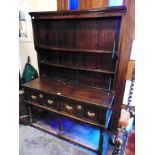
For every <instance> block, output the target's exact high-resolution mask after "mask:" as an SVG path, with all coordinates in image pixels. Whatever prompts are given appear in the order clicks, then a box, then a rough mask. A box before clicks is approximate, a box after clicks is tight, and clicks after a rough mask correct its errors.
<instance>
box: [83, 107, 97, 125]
mask: <svg viewBox="0 0 155 155" xmlns="http://www.w3.org/2000/svg"><path fill="white" fill-rule="evenodd" d="M99 115H100V110H97V109H95V108H90V107H87V106H85V108H84V112H83V117H84V118H86V119H88V120H90V121H94V122H100V117H99Z"/></svg>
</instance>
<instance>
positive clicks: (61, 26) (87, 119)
mask: <svg viewBox="0 0 155 155" xmlns="http://www.w3.org/2000/svg"><path fill="white" fill-rule="evenodd" d="M125 12H126V8H125V7H111V8H104V9H98V10H81V11H54V12H30V15H31V18H32V25H33V36H34V46H35V50H36V52H37V56H38V66H39V74H40V76H39V78H37V79H35V80H33V81H31V82H28V83H26V84H24V85H23V87H24V92H25V93H24V101H25V102H26V103H27V105H28V107H29V123H30V125H31V126H33V127H36V128H38V129H40V130H43V131H45V132H47V133H50V134H52V135H55V136H57V137H59V138H61V139H64V140H68V141H70V142H72V143H77V144H79V145H81V146H84V147H86V148H88V149H91V150H93V151H96V152H97V153H98V154H102V148H103V147H102V146H103V145H104V144H103V135H104V132H105V131H106V130H107V128H108V125H109V121H110V118H111V114H112V112H113V101H114V98H115V88H116V81H117V80H116V79H117V73H118V65H119V61H118V60H119V47H118V46H119V44H120V43H119V41H120V31H121V23H122V16H124V14H125ZM47 112H48V114H54V115H55V116H56V117H57V119H58V131H57V132H55V131H52V129H48V128H45V127H44V126H43V125H42V124H38V123H37V120H38V119H39V118H40V117H44V115H45V114H47ZM49 117H50V116H49ZM64 117H65V118H68V119H71V120H73V121H76V122H79V123H86V124H89V125H91V126H94V127H97V128H99V129H100V138H99V147H98V149H97V150H95V149H93V148H91V147H89V146H87V145H84V144H81V143H78V142H75V141H74V140H73V139H70V138H67V137H65V136H64V135H63V134H62V132H63V128H65V126H62V121H61V120H62V118H64ZM51 119H52V117H51ZM77 136H78V135H77Z"/></svg>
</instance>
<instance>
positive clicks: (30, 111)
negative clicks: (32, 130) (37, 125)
mask: <svg viewBox="0 0 155 155" xmlns="http://www.w3.org/2000/svg"><path fill="white" fill-rule="evenodd" d="M31 124H32V108H31V106H30V105H29V125H31Z"/></svg>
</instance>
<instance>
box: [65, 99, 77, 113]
mask: <svg viewBox="0 0 155 155" xmlns="http://www.w3.org/2000/svg"><path fill="white" fill-rule="evenodd" d="M62 111H64V112H66V113H69V114H73V115H76V107H75V105H74V104H72V103H71V102H68V101H64V102H63V108H62Z"/></svg>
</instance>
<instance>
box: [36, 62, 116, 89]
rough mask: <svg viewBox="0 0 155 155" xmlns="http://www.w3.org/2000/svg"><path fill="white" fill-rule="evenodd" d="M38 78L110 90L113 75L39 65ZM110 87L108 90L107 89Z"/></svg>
mask: <svg viewBox="0 0 155 155" xmlns="http://www.w3.org/2000/svg"><path fill="white" fill-rule="evenodd" d="M39 66H40V76H41V78H43V77H45V76H46V77H50V78H52V79H59V80H62V81H64V82H72V83H73V84H74V83H76V84H79V85H81V86H88V87H91V86H92V87H93V86H94V87H98V88H103V89H107V90H109V89H110V90H111V89H112V85H113V78H114V75H112V74H108V73H99V72H90V71H86V70H75V69H71V68H61V67H57V66H49V65H46V64H40V65H39ZM109 87H110V88H109Z"/></svg>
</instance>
